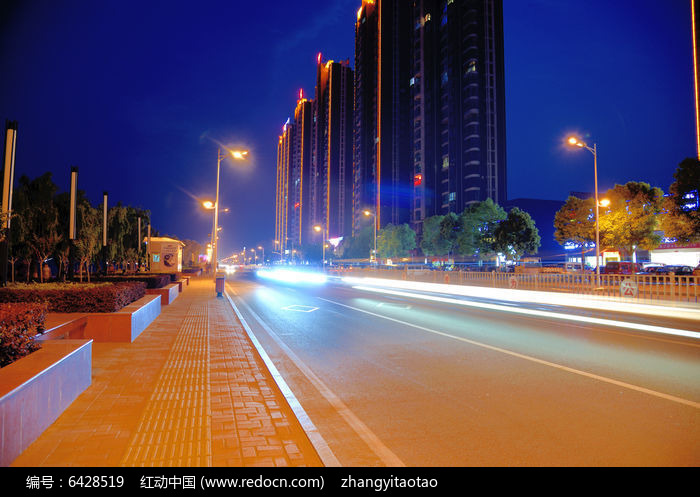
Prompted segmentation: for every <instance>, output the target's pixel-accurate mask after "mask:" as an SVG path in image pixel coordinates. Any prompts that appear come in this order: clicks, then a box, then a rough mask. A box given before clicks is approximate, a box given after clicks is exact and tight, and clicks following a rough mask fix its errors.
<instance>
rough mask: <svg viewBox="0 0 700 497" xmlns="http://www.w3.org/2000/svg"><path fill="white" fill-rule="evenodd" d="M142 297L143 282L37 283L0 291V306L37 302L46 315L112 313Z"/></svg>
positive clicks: (143, 291) (14, 286)
mask: <svg viewBox="0 0 700 497" xmlns="http://www.w3.org/2000/svg"><path fill="white" fill-rule="evenodd" d="M145 294H146V283H144V282H137V281H134V282H123V283H122V282H120V283H101V284H80V283H77V284H71V283H67V284H63V283H49V284H46V283H38V284H33V285H12V286H10V287H6V288H0V303H3V302H39V303H46V304H47V305H48V311H49V312H116V311H118V310H119V309H121V308H122V307H124V306H126V305H129V304H130V303H132V302H134V301H135V300H138V299H140V298H141V297H143V296H144V295H145Z"/></svg>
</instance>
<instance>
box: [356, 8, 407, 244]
mask: <svg viewBox="0 0 700 497" xmlns="http://www.w3.org/2000/svg"><path fill="white" fill-rule="evenodd" d="M411 5H412V2H410V1H406V0H363V2H362V6H361V7H360V9H359V10H358V12H357V22H356V24H355V133H354V148H355V150H354V178H353V180H354V189H353V229H354V231H357V230H358V229H359V228H360V227H361V226H362V224H363V216H362V212H363V210H365V209H371V210H372V211H374V212H376V214H377V215H376V222H377V225H378V227H381V226H384V225H386V224H388V223H393V224H400V223H405V222H409V221H410V218H411V210H410V209H411V193H412V191H411V177H412V172H413V167H412V163H411V141H410V138H411V128H410V119H411V94H410V88H409V86H408V82H409V79H410V76H411V52H412V33H411V31H412V25H411V12H412V9H411Z"/></svg>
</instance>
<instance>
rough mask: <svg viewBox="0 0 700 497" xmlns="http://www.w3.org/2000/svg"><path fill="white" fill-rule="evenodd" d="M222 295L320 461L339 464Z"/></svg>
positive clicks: (263, 351)
mask: <svg viewBox="0 0 700 497" xmlns="http://www.w3.org/2000/svg"><path fill="white" fill-rule="evenodd" d="M224 295H226V298H227V299H228V301H229V304H231V308H232V309H233V312H235V313H236V316H237V317H238V320H239V321H240V322H241V324H242V325H243V329H244V330H245V332H246V334H247V335H248V338H250V341H251V342H253V346H254V347H255V349H256V350H257V351H258V354H260V357H261V358H262V360H263V362H264V363H265V366H267V369H268V371H269V372H270V374H271V375H272V379H273V380H274V381H275V383H276V384H277V387H278V388H279V389H280V391H281V392H282V395H284V398H285V399H286V400H287V403H288V404H289V407H290V408H291V409H292V412H294V415H295V416H296V417H297V420H298V421H299V424H300V425H301V427H302V429H303V430H304V432H305V433H306V436H307V437H308V438H309V441H310V442H311V445H313V447H314V449H316V452H317V453H318V456H319V457H320V458H321V462H323V464H324V466H326V467H339V466H341V464H340V461H338V458H337V457H335V454H333V451H332V450H331V448H330V447H329V446H328V443H327V442H326V441H325V440H324V438H323V436H321V433H320V432H319V431H318V429H317V428H316V425H314V423H313V422H312V421H311V418H309V415H308V414H306V411H305V410H304V408H303V407H302V405H301V403H300V402H299V400H298V399H297V398H296V396H295V395H294V392H292V389H291V388H289V385H287V382H286V381H284V378H283V377H282V375H281V374H280V372H279V371H278V370H277V368H276V367H275V364H274V363H273V362H272V359H270V357H269V356H268V355H267V352H265V349H263V347H262V345H261V344H260V342H258V339H257V338H256V337H255V335H254V334H253V331H252V330H251V329H250V326H249V325H248V323H247V322H246V320H245V319H244V318H243V315H242V314H241V312H240V311H239V310H238V307H236V304H234V303H233V299H231V297H230V296H229V294H228V292H226V291H225V290H224Z"/></svg>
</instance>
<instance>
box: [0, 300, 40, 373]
mask: <svg viewBox="0 0 700 497" xmlns="http://www.w3.org/2000/svg"><path fill="white" fill-rule="evenodd" d="M47 312H48V305H47V304H45V303H13V304H0V368H2V367H5V366H7V365H8V364H10V363H12V362H14V361H16V360H17V359H21V358H22V357H24V356H26V355H28V354H30V353H32V352H34V351H35V350H38V349H39V348H40V347H41V345H40V344H39V342H38V341H35V340H34V336H35V335H36V334H37V333H41V332H43V331H44V323H45V322H46V313H47Z"/></svg>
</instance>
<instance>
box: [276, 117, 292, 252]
mask: <svg viewBox="0 0 700 497" xmlns="http://www.w3.org/2000/svg"><path fill="white" fill-rule="evenodd" d="M293 128H294V125H293V124H292V123H291V122H290V120H289V119H288V120H287V122H286V123H285V124H284V126H283V127H282V134H281V135H280V137H279V141H278V143H277V188H276V190H275V251H277V250H279V253H280V254H285V253H286V251H287V250H289V246H290V243H289V242H290V239H289V234H290V217H291V215H290V214H291V213H290V191H291V190H292V184H291V181H292V169H291V164H292V150H293V144H294V140H293Z"/></svg>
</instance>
